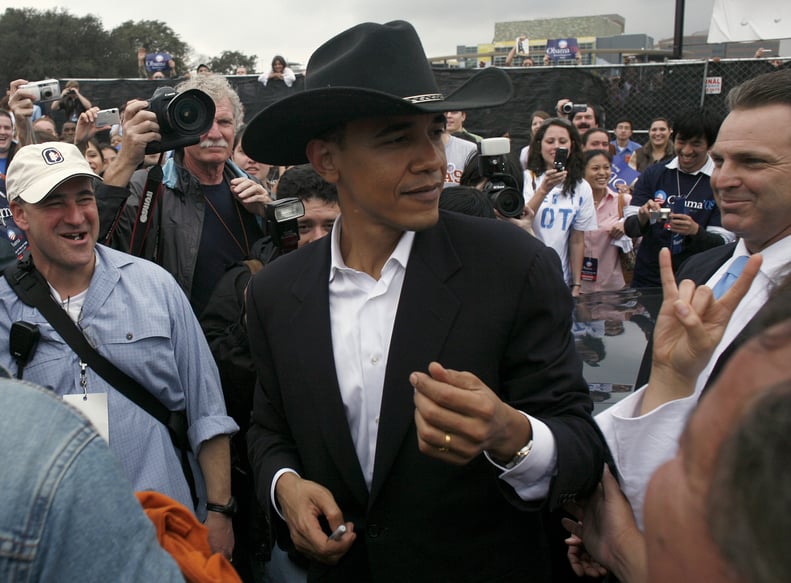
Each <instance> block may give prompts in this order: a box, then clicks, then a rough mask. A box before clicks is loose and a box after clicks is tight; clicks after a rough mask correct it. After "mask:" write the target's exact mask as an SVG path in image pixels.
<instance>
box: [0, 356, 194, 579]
mask: <svg viewBox="0 0 791 583" xmlns="http://www.w3.org/2000/svg"><path fill="white" fill-rule="evenodd" d="M3 372H4V371H3ZM3 376H4V375H3ZM0 581H9V582H14V583H17V582H22V581H81V582H91V581H96V582H102V583H104V582H107V581H114V582H116V581H117V582H120V581H157V582H159V581H184V578H183V577H182V575H181V571H180V570H179V568H178V566H177V565H176V563H175V561H174V560H173V559H172V558H171V557H170V555H169V554H168V553H167V552H165V551H164V550H163V549H162V547H160V546H159V543H158V542H157V538H156V532H155V530H154V525H153V524H152V523H151V522H150V521H149V520H148V518H147V517H146V515H145V514H144V513H143V509H142V508H141V507H140V505H139V504H138V502H137V499H136V498H135V496H134V493H133V492H132V487H131V485H130V484H129V482H128V480H127V479H126V478H125V477H124V476H123V474H122V473H121V469H120V467H119V466H118V463H117V462H116V460H115V458H114V457H113V454H112V453H111V452H110V450H109V449H108V447H107V444H106V443H105V442H104V441H103V440H102V438H101V437H99V436H98V434H97V433H96V432H95V431H94V429H93V427H92V426H91V424H90V423H89V422H88V420H87V419H85V418H84V417H83V416H82V415H81V414H79V413H77V412H76V411H75V410H73V409H72V408H71V407H69V406H68V405H66V404H65V403H63V401H62V400H61V399H60V398H59V397H57V396H55V395H54V394H53V393H51V392H50V391H47V390H45V389H42V388H40V387H36V386H34V385H32V384H30V383H26V382H24V381H15V380H11V379H8V378H0Z"/></svg>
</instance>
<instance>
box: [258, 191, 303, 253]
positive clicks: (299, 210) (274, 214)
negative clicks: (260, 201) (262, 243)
mask: <svg viewBox="0 0 791 583" xmlns="http://www.w3.org/2000/svg"><path fill="white" fill-rule="evenodd" d="M303 216H305V205H304V204H302V201H301V200H300V199H298V198H297V197H291V198H281V199H278V200H273V201H272V202H268V203H266V206H265V207H264V218H265V219H266V228H267V233H269V235H270V236H271V237H272V242H273V243H274V245H275V247H277V248H278V249H279V250H280V253H288V252H289V251H293V250H294V249H296V248H297V247H298V246H299V221H298V219H299V218H300V217H303Z"/></svg>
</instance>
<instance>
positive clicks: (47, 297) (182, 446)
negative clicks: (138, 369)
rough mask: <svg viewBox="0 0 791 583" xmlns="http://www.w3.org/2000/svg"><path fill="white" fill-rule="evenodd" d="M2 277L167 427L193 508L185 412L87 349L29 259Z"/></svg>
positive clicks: (82, 355)
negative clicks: (179, 461) (173, 409)
mask: <svg viewBox="0 0 791 583" xmlns="http://www.w3.org/2000/svg"><path fill="white" fill-rule="evenodd" d="M4 274H5V278H6V280H7V281H8V284H9V285H10V286H11V289H13V290H14V292H15V293H16V294H17V296H19V299H20V300H22V302H23V303H24V304H26V305H28V306H31V307H33V308H36V309H38V311H39V312H41V314H42V315H43V316H44V317H45V318H46V319H47V321H48V322H49V323H50V324H51V325H52V327H53V328H54V329H55V331H56V332H57V333H58V334H60V335H61V337H62V338H63V339H64V340H65V341H66V343H67V344H68V345H69V346H70V347H71V348H72V350H74V352H75V353H76V354H77V356H79V357H80V358H81V359H82V361H83V362H85V363H87V364H88V366H90V367H91V368H92V369H93V370H95V371H96V372H97V373H98V374H99V376H101V377H102V378H103V379H104V380H105V381H107V382H108V383H110V385H111V386H113V387H114V388H115V389H116V390H117V391H118V392H119V393H121V394H122V395H123V396H124V397H126V398H127V399H129V400H130V401H132V402H133V403H134V404H135V405H137V406H138V407H140V408H141V409H143V410H144V411H145V412H146V413H148V414H149V415H151V416H152V417H153V418H154V419H156V420H157V421H159V422H160V423H162V424H163V425H164V426H165V427H167V429H168V433H169V434H170V439H171V441H172V442H173V446H174V447H175V448H176V450H178V451H179V453H180V460H181V469H182V471H183V472H184V477H185V478H186V480H187V484H188V485H189V488H190V494H191V496H192V500H193V504H195V505H197V493H196V490H195V476H194V475H193V473H192V467H191V466H190V463H189V458H188V456H187V452H188V451H189V450H190V444H189V440H188V438H187V429H188V426H189V423H188V421H187V414H186V412H185V411H171V410H169V409H168V408H167V407H165V405H163V404H162V403H160V402H159V400H158V399H157V398H156V397H155V396H154V395H152V394H151V393H150V392H148V391H147V390H146V389H144V388H143V387H142V385H140V383H138V382H137V381H136V380H134V379H133V378H132V377H130V376H129V375H127V374H126V373H125V372H123V371H122V370H121V369H119V368H118V367H116V366H115V365H114V364H113V363H112V362H110V361H109V360H107V359H106V358H105V357H104V356H102V355H101V354H99V353H98V352H97V351H96V349H95V348H94V347H93V346H91V344H90V343H89V342H88V339H87V338H85V335H84V334H83V333H82V330H80V329H79V328H78V327H77V325H76V324H75V323H74V321H73V320H72V319H71V318H70V317H69V315H68V314H67V313H66V311H65V310H64V309H63V308H62V307H61V306H60V305H59V304H58V302H56V301H55V298H53V297H52V295H51V294H50V293H49V287H48V286H47V282H46V280H45V279H44V277H43V276H42V275H41V273H40V272H39V271H38V270H37V269H36V267H35V265H33V258H32V257H29V256H28V257H27V258H25V259H23V260H20V261H19V262H18V263H17V264H16V265H11V266H9V267H7V268H6V269H5V272H4Z"/></svg>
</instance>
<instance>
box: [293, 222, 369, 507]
mask: <svg viewBox="0 0 791 583" xmlns="http://www.w3.org/2000/svg"><path fill="white" fill-rule="evenodd" d="M329 243H330V237H329V236H328V237H324V238H323V239H322V240H321V241H317V242H315V243H312V244H311V247H312V246H313V245H316V246H317V247H320V248H321V249H316V251H317V252H316V253H313V254H312V260H311V261H309V262H306V263H304V264H303V265H304V266H305V268H304V269H303V270H302V271H301V272H300V273H299V274H298V276H297V278H296V279H295V281H294V284H293V285H292V287H291V291H292V293H293V294H294V296H296V298H297V302H298V307H297V309H296V311H295V314H294V320H293V322H294V329H295V330H299V329H309V330H311V334H309V335H305V336H300V337H299V342H300V346H299V347H298V349H297V352H298V354H299V355H300V359H301V360H300V363H299V365H298V366H299V367H300V369H301V371H300V374H301V375H302V377H303V379H304V383H305V384H304V385H303V386H306V387H311V388H313V389H312V390H311V391H310V393H311V394H313V395H315V398H316V402H315V403H305V406H306V407H314V406H315V407H320V408H321V415H319V419H320V420H321V421H320V423H321V433H322V437H323V440H324V443H325V444H326V447H327V450H328V451H329V453H330V456H331V457H332V460H333V462H334V463H335V466H336V467H337V468H338V471H339V473H340V474H341V475H342V476H343V479H344V480H345V481H346V483H347V485H348V487H349V489H350V490H351V491H352V492H353V493H354V496H355V497H356V498H357V500H358V501H359V503H360V505H361V506H362V507H365V506H367V502H368V488H367V486H366V484H365V478H364V477H363V472H362V469H361V468H360V462H359V460H358V459H357V452H356V450H355V448H354V442H353V441H352V437H351V432H350V431H349V423H348V421H347V419H346V412H345V409H344V405H343V400H342V399H341V394H340V388H339V387H338V376H337V374H336V370H335V358H334V356H333V351H332V331H331V327H330V309H329V289H328V288H329V283H328V282H329V266H330V257H329V255H330V252H329V249H330V245H329ZM285 389H287V387H285ZM313 453H314V455H316V454H318V453H319V452H313Z"/></svg>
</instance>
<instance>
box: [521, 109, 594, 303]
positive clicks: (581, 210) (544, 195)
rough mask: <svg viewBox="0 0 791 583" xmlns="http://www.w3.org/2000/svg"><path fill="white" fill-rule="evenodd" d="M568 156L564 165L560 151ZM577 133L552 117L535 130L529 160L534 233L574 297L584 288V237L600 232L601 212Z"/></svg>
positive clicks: (527, 181) (528, 193)
mask: <svg viewBox="0 0 791 583" xmlns="http://www.w3.org/2000/svg"><path fill="white" fill-rule="evenodd" d="M560 148H564V149H565V150H566V151H567V159H566V161H565V163H564V164H562V166H561V165H560V164H559V163H558V164H557V165H556V162H560V160H559V159H558V158H556V156H557V154H556V152H557V151H558V149H560ZM584 173H585V162H584V160H583V157H582V143H581V141H580V135H579V133H578V132H577V128H575V127H574V126H573V125H571V122H569V121H567V120H565V119H560V118H557V117H552V118H549V119H547V120H546V121H545V122H544V123H543V124H541V126H540V127H539V128H538V130H537V131H536V135H535V136H534V137H533V141H532V142H531V143H530V150H529V152H528V155H527V170H526V171H525V185H524V193H525V205H526V206H527V207H529V208H530V210H531V211H532V212H534V213H535V218H534V219H533V232H534V233H535V236H536V237H538V238H539V239H541V240H542V241H543V242H544V244H546V245H547V246H548V247H551V248H553V249H554V250H555V251H556V252H557V254H558V256H559V257H560V261H561V264H562V266H563V276H564V277H565V279H566V283H568V285H569V287H570V288H571V293H572V295H573V296H578V295H579V293H580V289H581V286H582V279H581V278H582V259H583V251H584V232H585V231H590V230H593V229H596V209H595V207H594V206H593V194H592V192H591V187H590V185H589V184H588V183H587V182H585V179H584Z"/></svg>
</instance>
